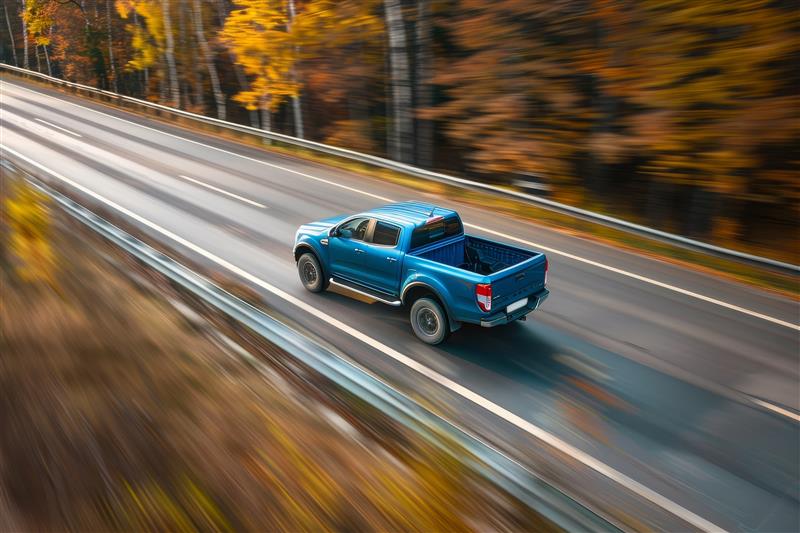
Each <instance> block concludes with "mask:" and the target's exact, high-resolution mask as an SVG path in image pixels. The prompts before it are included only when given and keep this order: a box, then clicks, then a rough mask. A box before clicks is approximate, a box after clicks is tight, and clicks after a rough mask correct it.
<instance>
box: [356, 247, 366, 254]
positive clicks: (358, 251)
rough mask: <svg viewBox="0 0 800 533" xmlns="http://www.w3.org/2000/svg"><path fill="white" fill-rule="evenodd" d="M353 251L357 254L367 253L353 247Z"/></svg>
mask: <svg viewBox="0 0 800 533" xmlns="http://www.w3.org/2000/svg"><path fill="white" fill-rule="evenodd" d="M353 251H354V252H355V253H357V254H365V253H367V252H365V251H364V250H362V249H361V248H353Z"/></svg>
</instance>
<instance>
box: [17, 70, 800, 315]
mask: <svg viewBox="0 0 800 533" xmlns="http://www.w3.org/2000/svg"><path fill="white" fill-rule="evenodd" d="M27 81H28V82H30V83H33V84H36V85H40V86H43V87H47V88H50V89H53V90H57V91H60V92H64V93H68V94H73V93H72V92H71V91H68V90H65V89H62V88H60V87H54V86H52V85H50V84H48V83H45V82H41V81H38V80H27ZM90 99H91V100H93V101H96V102H100V103H105V104H106V105H109V106H110V107H114V108H122V109H125V110H127V111H130V112H135V113H138V114H142V115H146V116H148V117H152V118H156V119H158V120H160V121H162V122H164V123H166V124H169V125H171V126H178V127H181V128H184V129H187V130H190V131H198V130H201V131H203V132H204V133H206V134H213V135H216V136H218V137H221V138H224V139H227V140H231V141H235V142H238V143H241V144H244V145H248V146H251V147H256V148H259V149H263V150H267V151H272V152H276V153H280V154H282V155H285V156H290V157H295V158H298V159H301V160H304V161H311V162H314V163H318V164H321V165H326V166H331V167H335V168H338V169H341V170H346V171H348V172H351V173H353V174H356V175H358V176H359V177H361V178H369V179H373V180H377V181H386V182H390V183H394V184H396V185H401V186H405V187H409V188H411V189H414V190H415V191H418V192H419V193H421V194H426V195H429V196H432V197H435V198H440V199H447V200H450V201H456V202H461V203H464V204H467V205H471V206H475V207H482V208H490V209H492V210H493V211H494V212H496V213H502V214H504V215H508V216H512V217H515V218H517V219H519V220H523V221H525V222H529V223H534V224H539V225H543V226H547V227H549V228H551V229H555V230H558V231H562V232H564V233H569V234H570V235H573V236H576V237H580V238H584V239H588V240H594V241H597V242H602V243H605V244H608V245H611V246H615V247H619V248H622V249H625V250H627V251H630V252H634V253H639V254H642V255H645V256H648V257H652V258H655V259H659V260H664V261H667V262H670V263H674V264H677V265H681V266H683V267H686V268H689V269H696V270H699V271H704V272H707V273H709V274H712V275H721V276H724V277H726V278H729V279H732V280H736V281H740V282H743V283H747V284H750V285H754V286H757V287H760V288H763V289H768V290H771V291H774V292H777V293H779V294H782V295H784V296H787V297H790V298H793V299H798V298H800V278H798V276H796V275H791V274H784V273H780V272H777V271H774V270H772V269H769V268H766V267H763V268H762V267H758V266H754V265H750V264H746V263H743V262H740V261H736V260H732V259H726V258H722V257H717V256H714V255H710V254H706V253H702V252H697V251H693V250H689V249H686V248H683V247H680V246H676V245H672V244H669V243H666V242H662V241H659V240H657V239H650V238H647V237H642V236H639V235H635V234H632V233H628V232H625V231H621V230H617V229H614V228H609V227H606V226H603V225H602V224H597V223H593V222H589V221H586V220H582V219H579V218H576V217H571V216H569V215H564V214H561V213H557V212H555V211H550V210H547V209H543V208H541V207H538V206H535V205H532V204H529V203H526V202H523V201H519V200H514V199H511V198H504V197H501V196H498V195H495V194H492V193H488V192H483V191H477V190H472V189H467V188H462V187H457V186H454V185H450V184H446V183H441V182H435V181H430V180H424V179H420V178H415V177H413V176H408V175H405V174H402V173H398V172H394V171H391V170H387V169H383V168H379V167H373V166H370V165H367V164H363V163H359V162H354V161H350V160H347V159H343V158H339V157H335V156H331V155H328V154H323V153H319V152H315V151H312V150H308V149H305V148H302V147H297V146H294V145H289V144H285V143H281V142H278V141H267V140H264V139H263V138H261V137H258V136H256V135H253V134H249V133H243V132H237V131H234V130H228V129H225V128H219V127H216V126H213V125H211V124H205V123H202V122H197V121H193V120H190V119H185V118H181V117H175V116H174V115H167V114H164V113H162V112H160V111H154V110H150V109H149V108H140V107H134V106H132V105H131V104H126V105H121V104H119V103H116V102H112V101H109V100H98V99H97V98H91V97H90ZM589 208H591V207H589ZM791 242H793V243H794V245H793V246H790V247H789V248H788V249H787V250H786V251H785V252H784V253H780V254H779V255H777V256H775V257H774V258H775V259H778V260H782V261H787V262H790V263H793V264H798V263H800V245H799V244H797V239H793V240H792V241H791ZM715 244H718V245H720V246H728V247H734V248H737V249H740V250H741V251H743V252H748V253H753V254H755V255H763V254H765V253H768V254H770V256H773V255H775V250H768V251H766V252H765V250H764V249H762V247H759V246H753V245H750V244H748V243H741V242H719V243H715Z"/></svg>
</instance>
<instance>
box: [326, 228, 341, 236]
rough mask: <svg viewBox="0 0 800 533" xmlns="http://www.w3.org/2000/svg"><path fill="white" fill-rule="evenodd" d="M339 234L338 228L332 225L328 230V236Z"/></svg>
mask: <svg viewBox="0 0 800 533" xmlns="http://www.w3.org/2000/svg"><path fill="white" fill-rule="evenodd" d="M337 235H339V228H338V227H336V226H334V227H332V228H331V229H329V230H328V237H336V236H337Z"/></svg>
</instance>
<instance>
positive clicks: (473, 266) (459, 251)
mask: <svg viewBox="0 0 800 533" xmlns="http://www.w3.org/2000/svg"><path fill="white" fill-rule="evenodd" d="M409 255H413V256H416V257H420V258H423V259H427V260H429V261H434V262H437V263H442V264H445V265H449V266H452V267H456V268H460V269H463V270H467V271H470V272H475V273H477V274H483V275H489V274H494V273H495V272H499V271H501V270H505V269H506V268H508V267H511V266H514V265H517V264H519V263H522V262H524V261H526V260H528V259H530V258H531V257H534V256H535V255H539V254H537V253H535V252H529V251H527V250H523V249H520V248H514V247H512V246H507V245H505V244H501V243H498V242H493V241H489V240H486V239H481V238H479V237H473V236H471V235H462V236H461V237H460V238H458V239H456V240H454V241H450V242H447V243H444V244H442V245H438V246H434V247H433V248H427V249H426V248H423V249H421V250H420V251H412V252H411V253H410V254H409Z"/></svg>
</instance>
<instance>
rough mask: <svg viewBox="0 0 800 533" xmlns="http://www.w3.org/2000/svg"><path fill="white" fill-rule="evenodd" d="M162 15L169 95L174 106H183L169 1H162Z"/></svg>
mask: <svg viewBox="0 0 800 533" xmlns="http://www.w3.org/2000/svg"><path fill="white" fill-rule="evenodd" d="M161 14H162V16H163V17H164V35H165V37H166V44H167V46H166V50H164V56H165V57H166V60H167V69H168V73H169V93H170V99H171V100H172V105H173V106H174V107H180V106H181V88H180V85H179V84H178V69H177V68H176V66H175V38H174V36H173V35H172V18H171V16H170V13H169V0H161Z"/></svg>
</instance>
